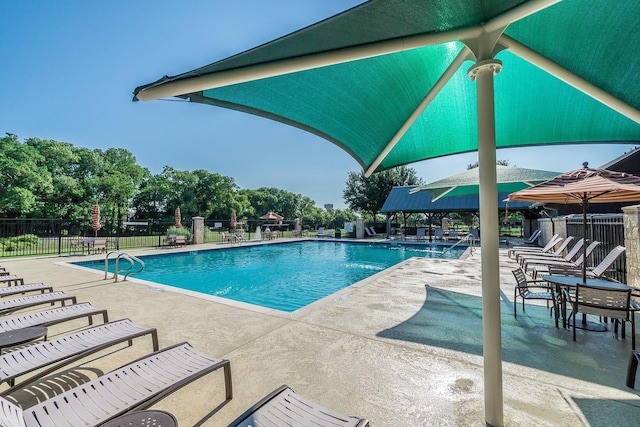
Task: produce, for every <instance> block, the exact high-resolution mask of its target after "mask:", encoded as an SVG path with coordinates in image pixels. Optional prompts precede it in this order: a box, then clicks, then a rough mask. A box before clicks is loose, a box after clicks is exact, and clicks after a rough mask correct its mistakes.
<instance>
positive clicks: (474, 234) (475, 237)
mask: <svg viewBox="0 0 640 427" xmlns="http://www.w3.org/2000/svg"><path fill="white" fill-rule="evenodd" d="M467 240H471V241H473V242H479V241H480V233H479V232H478V229H477V228H474V227H471V228H469V234H467Z"/></svg>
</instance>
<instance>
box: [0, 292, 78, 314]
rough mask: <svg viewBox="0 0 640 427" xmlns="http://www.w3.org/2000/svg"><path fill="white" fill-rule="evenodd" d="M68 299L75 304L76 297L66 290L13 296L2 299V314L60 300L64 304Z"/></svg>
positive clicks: (0, 302) (0, 304)
mask: <svg viewBox="0 0 640 427" xmlns="http://www.w3.org/2000/svg"><path fill="white" fill-rule="evenodd" d="M66 301H71V303H72V304H75V303H76V302H77V301H76V297H73V296H69V295H67V294H65V293H64V292H48V293H46V294H37V295H29V296H26V297H20V298H13V299H10V300H3V301H0V314H1V313H6V312H9V311H15V310H21V309H23V308H29V307H33V306H36V305H40V304H51V305H53V304H54V303H56V302H60V303H61V304H62V305H66V303H65V302H66Z"/></svg>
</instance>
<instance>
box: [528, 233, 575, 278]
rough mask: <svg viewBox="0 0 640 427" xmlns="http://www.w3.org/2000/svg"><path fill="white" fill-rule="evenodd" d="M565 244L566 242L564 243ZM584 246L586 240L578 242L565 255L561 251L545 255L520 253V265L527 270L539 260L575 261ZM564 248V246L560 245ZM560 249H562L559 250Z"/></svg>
mask: <svg viewBox="0 0 640 427" xmlns="http://www.w3.org/2000/svg"><path fill="white" fill-rule="evenodd" d="M563 243H564V242H563ZM583 245H584V239H580V240H578V241H577V242H576V243H575V245H573V247H572V248H571V250H570V251H569V252H567V253H566V254H565V255H561V252H560V250H557V251H553V252H545V253H519V254H518V255H517V258H516V259H517V260H518V263H519V264H520V265H521V266H522V267H523V268H524V269H525V271H526V270H527V268H526V265H527V263H529V262H536V261H538V260H565V261H573V259H574V258H576V257H577V256H578V253H582V246H583ZM560 246H562V245H560ZM558 249H560V248H558Z"/></svg>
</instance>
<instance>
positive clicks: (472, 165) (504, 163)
mask: <svg viewBox="0 0 640 427" xmlns="http://www.w3.org/2000/svg"><path fill="white" fill-rule="evenodd" d="M496 165H500V166H509V160H496ZM478 166H480V164H479V163H478V161H476V162H475V163H470V164H468V165H467V170H469V169H475V168H477V167H478Z"/></svg>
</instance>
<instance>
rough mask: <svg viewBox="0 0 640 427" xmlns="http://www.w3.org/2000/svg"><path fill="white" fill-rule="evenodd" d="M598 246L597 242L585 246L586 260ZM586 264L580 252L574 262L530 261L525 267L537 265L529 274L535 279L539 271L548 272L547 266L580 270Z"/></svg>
mask: <svg viewBox="0 0 640 427" xmlns="http://www.w3.org/2000/svg"><path fill="white" fill-rule="evenodd" d="M598 245H600V242H598V241H597V240H595V241H593V242H591V244H590V245H589V246H587V250H586V252H587V253H586V255H587V256H586V258H589V255H591V253H592V252H593V250H594V249H595V248H596V247H597V246H598ZM584 262H586V261H585V257H583V254H582V252H580V255H579V256H578V258H576V259H575V261H566V260H543V259H540V260H531V261H530V262H529V263H528V264H527V267H529V266H531V265H537V266H536V267H535V268H534V269H533V272H532V273H531V276H532V277H533V278H534V279H535V278H536V277H537V276H538V274H539V273H540V272H541V271H543V272H544V271H545V270H548V266H550V265H559V266H565V267H573V268H580V267H581V266H582V263H584Z"/></svg>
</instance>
